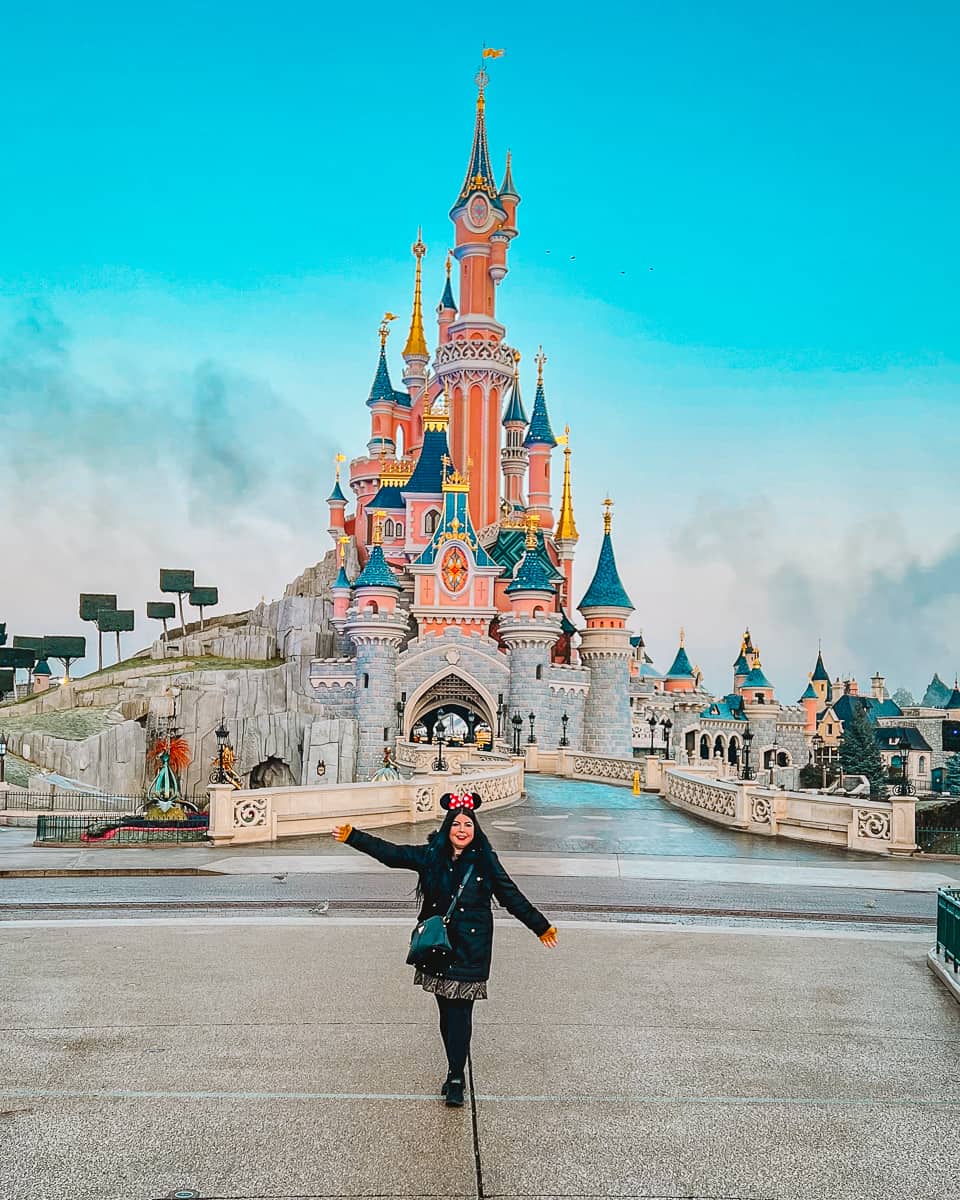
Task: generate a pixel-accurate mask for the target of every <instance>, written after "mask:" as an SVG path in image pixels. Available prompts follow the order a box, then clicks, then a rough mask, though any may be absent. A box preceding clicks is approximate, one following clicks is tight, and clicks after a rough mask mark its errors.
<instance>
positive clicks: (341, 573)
mask: <svg viewBox="0 0 960 1200" xmlns="http://www.w3.org/2000/svg"><path fill="white" fill-rule="evenodd" d="M349 543H350V539H349V538H348V537H347V535H346V534H342V535H341V536H340V537H339V538H338V539H337V558H338V561H339V564H340V569H339V570H338V571H337V576H336V578H335V579H334V581H333V583H332V584H331V585H330V595H331V596H332V597H333V622H332V623H333V627H334V629H336V631H337V633H339V634H342V633H343V630H344V626H345V625H346V622H347V610H348V609H349V608H350V580H349V579H348V578H347V571H346V557H347V546H348V545H349Z"/></svg>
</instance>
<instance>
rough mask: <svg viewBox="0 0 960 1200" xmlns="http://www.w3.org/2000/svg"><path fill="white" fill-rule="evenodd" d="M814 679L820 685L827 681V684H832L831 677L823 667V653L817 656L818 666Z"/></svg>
mask: <svg viewBox="0 0 960 1200" xmlns="http://www.w3.org/2000/svg"><path fill="white" fill-rule="evenodd" d="M813 678H814V679H816V681H817V682H818V683H820V682H821V681H825V682H826V683H829V682H830V676H829V675H828V674H827V668H826V667H825V666H824V665H823V654H822V653H818V654H817V665H816V666H815V667H814V668H813Z"/></svg>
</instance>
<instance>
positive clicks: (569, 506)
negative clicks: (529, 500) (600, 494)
mask: <svg viewBox="0 0 960 1200" xmlns="http://www.w3.org/2000/svg"><path fill="white" fill-rule="evenodd" d="M557 441H558V442H560V443H561V445H562V446H563V491H562V492H561V493H560V513H559V516H558V517H557V531H556V533H555V534H554V537H556V538H557V539H558V540H560V539H563V538H566V540H567V541H568V542H575V541H577V540H578V539H579V537H580V534H579V533H577V523H576V521H574V519H573V493H572V492H571V490H570V426H569V425H565V426H564V429H563V436H562V437H558V438H557Z"/></svg>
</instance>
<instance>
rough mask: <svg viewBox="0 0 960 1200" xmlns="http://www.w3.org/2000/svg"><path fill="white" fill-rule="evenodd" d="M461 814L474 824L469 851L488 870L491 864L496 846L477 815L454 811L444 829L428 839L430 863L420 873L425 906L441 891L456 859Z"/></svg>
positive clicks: (445, 820)
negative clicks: (454, 837)
mask: <svg viewBox="0 0 960 1200" xmlns="http://www.w3.org/2000/svg"><path fill="white" fill-rule="evenodd" d="M461 814H462V815H464V816H467V817H469V818H470V820H471V821H472V822H473V841H472V842H471V843H470V845H469V846H468V847H467V852H469V851H471V850H473V851H475V852H476V857H477V858H478V859H479V861H480V862H482V863H483V864H484V866H485V867H486V866H487V865H488V864H489V862H490V857H491V855H492V853H493V847H492V846H491V845H490V842H489V840H488V838H487V835H486V834H485V833H484V832H483V830H482V829H481V828H480V822H479V821H478V820H477V814H476V813H475V812H470V811H469V810H465V809H462V808H455V809H451V810H450V811H449V812H448V813H447V815H446V816H445V817H444V818H443V824H442V825H441V826H440V828H439V829H436V830H434V832H433V833H431V834H430V836H429V837H428V838H427V847H428V849H427V861H426V862H425V863H424V866H423V870H422V871H421V872H420V877H419V878H418V880H417V899H418V900H419V901H420V902H421V904H422V903H423V900H424V898H425V897H426V896H427V895H435V894H436V893H437V892H438V891H439V890H440V884H441V882H442V880H443V873H444V871H445V869H446V867H447V864H448V863H449V862H450V860H451V858H453V847H452V846H451V845H450V830H451V828H452V826H453V822H454V821H455V820H456V818H457V817H459V816H460V815H461Z"/></svg>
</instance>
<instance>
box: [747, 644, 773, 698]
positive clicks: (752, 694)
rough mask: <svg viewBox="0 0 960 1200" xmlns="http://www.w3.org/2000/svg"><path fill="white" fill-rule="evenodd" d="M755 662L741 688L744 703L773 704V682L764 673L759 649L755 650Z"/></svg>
mask: <svg viewBox="0 0 960 1200" xmlns="http://www.w3.org/2000/svg"><path fill="white" fill-rule="evenodd" d="M753 663H754V665H753V668H752V670H751V671H750V674H749V675H748V676H747V677H746V679H745V680H744V681H743V687H742V688H741V689H740V695H741V696H743V702H744V704H773V702H774V698H773V684H772V683H771V682H770V680H769V679H767V677H766V675H764V673H763V668H762V667H761V665H760V652H759V651H755V652H754V657H753Z"/></svg>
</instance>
